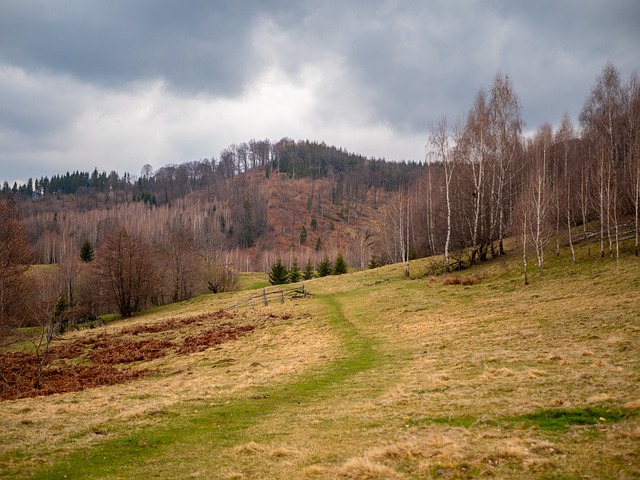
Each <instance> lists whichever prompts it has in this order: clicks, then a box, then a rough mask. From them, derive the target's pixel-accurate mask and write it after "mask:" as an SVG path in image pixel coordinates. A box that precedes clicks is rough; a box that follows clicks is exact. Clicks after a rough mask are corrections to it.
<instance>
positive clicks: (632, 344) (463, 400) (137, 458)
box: [0, 249, 640, 479]
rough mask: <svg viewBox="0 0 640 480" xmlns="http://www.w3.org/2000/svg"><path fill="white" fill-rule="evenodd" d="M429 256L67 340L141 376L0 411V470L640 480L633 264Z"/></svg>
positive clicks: (155, 314)
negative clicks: (525, 264)
mask: <svg viewBox="0 0 640 480" xmlns="http://www.w3.org/2000/svg"><path fill="white" fill-rule="evenodd" d="M434 261H435V260H434V259H433V258H427V259H422V260H416V261H413V262H411V272H412V278H410V279H405V278H404V276H403V272H402V267H401V266H400V265H389V266H385V267H381V268H378V269H374V270H367V271H360V272H354V273H350V274H347V275H343V276H332V277H325V278H322V279H315V280H312V281H308V282H305V288H306V290H307V291H309V292H311V294H312V296H311V297H308V298H295V299H291V300H289V299H287V300H286V301H285V302H284V303H281V302H280V299H279V297H278V295H274V296H273V297H270V298H271V300H269V305H267V306H265V305H264V302H263V301H262V299H263V293H264V290H262V289H257V290H245V291H242V292H237V293H232V294H222V295H217V296H204V297H199V298H197V299H194V300H190V301H187V302H183V303H180V304H173V305H169V306H166V307H161V308H156V309H154V310H151V311H148V312H146V313H144V314H141V315H139V316H136V317H134V318H132V319H128V320H125V321H117V322H113V323H110V324H108V325H106V326H103V327H99V328H96V329H91V330H83V331H77V332H72V333H70V334H67V335H64V336H63V337H61V338H59V339H57V340H56V341H55V342H54V345H53V346H54V351H55V349H58V350H57V351H58V353H59V355H58V358H57V359H56V360H53V361H52V362H51V364H50V367H49V368H50V369H51V370H52V371H63V370H64V369H69V368H70V369H72V370H73V369H74V368H75V369H77V370H78V371H79V369H80V368H81V367H87V368H88V367H90V366H91V365H103V366H105V365H109V366H111V367H112V368H114V369H115V370H118V371H121V372H122V371H128V372H130V373H136V374H137V378H135V379H130V380H126V381H123V382H122V383H114V384H112V385H103V386H99V387H96V388H85V389H82V390H77V389H75V391H73V390H74V389H73V388H71V389H70V390H71V391H67V392H65V393H58V394H53V395H48V396H38V397H34V398H18V399H13V400H5V401H2V402H1V403H0V408H2V412H3V414H2V416H0V422H1V425H0V432H1V433H0V445H2V446H1V447H0V474H1V475H2V477H3V478H42V479H44V478H46V479H54V478H101V479H104V478H113V479H115V478H140V477H146V478H172V479H174V478H180V479H182V478H185V479H186V478H221V479H232V478H233V479H245V478H246V479H267V478H268V479H276V478H278V479H300V478H302V479H304V478H309V479H314V478H322V479H324V478H337V479H340V478H346V479H373V478H406V479H408V478H485V477H491V478H504V479H506V478H539V479H543V478H585V477H588V478H635V477H638V476H639V475H640V462H639V455H640V451H639V450H638V445H640V415H639V414H640V396H639V395H638V389H637V387H638V384H639V383H640V382H639V381H640V324H639V323H638V318H640V288H639V287H640V269H639V268H638V263H637V262H638V260H637V258H635V257H633V256H631V255H624V256H622V257H621V258H620V260H619V261H618V262H616V261H613V260H609V259H604V260H601V259H595V258H588V257H587V254H586V249H580V250H579V251H578V262H577V263H576V264H572V263H571V259H570V258H569V257H568V254H564V255H563V256H561V257H560V258H557V259H556V258H549V259H548V260H547V264H546V269H545V273H544V274H543V275H542V274H533V275H531V276H530V284H529V285H528V286H524V285H523V282H522V278H521V271H520V268H521V266H520V261H521V260H520V259H519V258H517V257H516V255H506V256H504V257H500V258H499V259H497V260H494V261H490V262H487V263H484V264H482V265H480V266H477V267H474V268H472V269H469V270H467V271H464V272H460V273H457V274H448V275H438V276H434V275H427V274H426V273H427V272H428V271H430V268H431V264H432V263H433V262H434ZM260 281H261V280H260V279H259V278H257V279H256V282H260ZM256 282H252V281H249V280H248V279H247V281H246V284H247V285H249V284H251V283H253V285H252V287H256V286H257V285H259V283H257V284H256ZM289 288H293V287H291V286H289ZM272 290H273V287H271V288H268V289H267V292H269V291H272ZM236 305H239V307H237V308H236ZM131 346H135V347H136V348H133V349H132V348H131ZM131 350H134V351H141V352H146V353H147V356H144V355H143V356H142V357H127V358H123V355H122V353H123V352H126V351H131ZM63 352H66V353H63ZM124 357H126V355H124Z"/></svg>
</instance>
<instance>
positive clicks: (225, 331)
mask: <svg viewBox="0 0 640 480" xmlns="http://www.w3.org/2000/svg"><path fill="white" fill-rule="evenodd" d="M254 328H255V327H254V326H253V325H240V326H238V325H233V324H231V323H224V324H222V325H220V326H219V327H218V328H215V329H212V330H207V331H205V332H202V333H201V334H199V335H194V336H191V337H187V338H186V339H185V341H184V344H183V345H182V346H181V347H180V348H179V349H178V350H177V353H178V354H181V355H188V354H190V353H195V352H202V351H203V350H206V349H207V348H209V347H212V346H214V345H219V344H221V343H225V342H230V341H232V340H235V339H236V338H238V337H241V336H243V335H246V334H247V333H249V332H251V331H252V330H253V329H254Z"/></svg>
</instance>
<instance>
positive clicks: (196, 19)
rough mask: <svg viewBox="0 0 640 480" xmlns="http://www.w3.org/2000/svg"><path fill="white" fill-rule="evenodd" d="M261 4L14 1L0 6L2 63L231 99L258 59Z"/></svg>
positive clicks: (97, 80)
mask: <svg viewBox="0 0 640 480" xmlns="http://www.w3.org/2000/svg"><path fill="white" fill-rule="evenodd" d="M259 5H260V3H259V2H254V3H253V2H234V1H226V2H207V1H189V2H171V1H150V0H149V1H145V0H139V1H135V2H130V1H121V0H117V1H109V2H70V3H67V4H66V5H60V4H58V3H50V2H42V3H40V4H39V3H36V2H16V3H14V4H4V5H3V6H2V7H0V18H1V20H0V32H2V33H0V61H3V62H4V63H9V64H14V65H21V66H22V67H24V68H26V69H28V70H32V71H47V72H52V73H55V74H68V75H71V76H73V77H75V78H77V79H79V80H82V81H87V82H90V83H93V84H98V85H102V86H106V87H109V88H114V89H117V88H121V87H122V86H123V84H129V83H132V82H139V81H144V80H153V79H157V78H162V79H164V80H166V81H167V82H169V83H170V84H171V85H172V86H173V87H174V88H176V89H178V90H183V91H191V92H193V91H207V92H211V93H213V94H222V95H230V94H234V93H237V92H238V91H239V90H241V89H242V87H243V85H244V83H245V81H246V79H247V78H248V72H249V70H250V68H251V66H252V65H255V62H257V61H259V59H255V58H253V57H252V51H251V48H250V47H251V45H250V31H251V29H252V25H253V22H254V20H255V18H256V16H257V15H259V13H260V9H259V8H258V6H259Z"/></svg>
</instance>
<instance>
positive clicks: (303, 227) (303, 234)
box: [300, 225, 307, 245]
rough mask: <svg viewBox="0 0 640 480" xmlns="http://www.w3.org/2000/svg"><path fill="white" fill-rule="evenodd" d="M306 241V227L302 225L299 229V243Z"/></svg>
mask: <svg viewBox="0 0 640 480" xmlns="http://www.w3.org/2000/svg"><path fill="white" fill-rule="evenodd" d="M306 242H307V228H306V227H305V226H304V225H303V226H302V230H300V245H304V244H305V243H306Z"/></svg>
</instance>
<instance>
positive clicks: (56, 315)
mask: <svg viewBox="0 0 640 480" xmlns="http://www.w3.org/2000/svg"><path fill="white" fill-rule="evenodd" d="M53 328H54V329H56V330H57V331H58V333H60V334H63V333H64V332H66V331H67V330H68V329H69V303H68V302H67V296H66V295H65V294H64V293H63V294H61V295H60V296H59V297H58V301H57V302H56V306H55V307H54V309H53Z"/></svg>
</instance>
